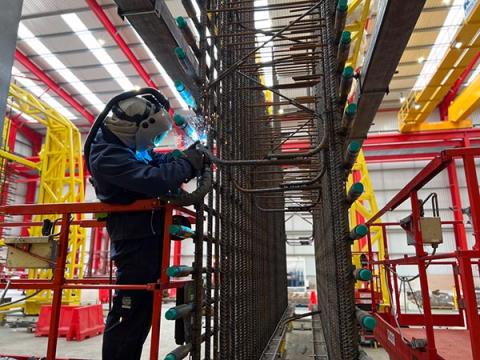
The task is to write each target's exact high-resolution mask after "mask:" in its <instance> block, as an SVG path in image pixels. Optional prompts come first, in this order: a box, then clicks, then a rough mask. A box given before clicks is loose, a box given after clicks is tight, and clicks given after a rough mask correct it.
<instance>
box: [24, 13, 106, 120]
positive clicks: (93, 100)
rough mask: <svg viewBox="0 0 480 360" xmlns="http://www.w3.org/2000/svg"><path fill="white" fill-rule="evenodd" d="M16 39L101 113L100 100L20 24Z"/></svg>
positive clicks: (101, 103) (101, 104)
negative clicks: (39, 57) (22, 42)
mask: <svg viewBox="0 0 480 360" xmlns="http://www.w3.org/2000/svg"><path fill="white" fill-rule="evenodd" d="M18 37H19V38H20V39H22V40H23V41H24V42H25V44H27V45H28V46H29V47H30V49H31V50H32V51H34V52H35V53H36V54H38V55H41V56H42V59H43V60H44V61H46V62H47V63H48V65H50V67H51V68H52V69H53V70H55V71H56V72H57V74H59V75H60V76H61V77H62V78H63V79H64V80H65V81H67V82H68V83H69V84H70V85H71V86H72V87H73V88H74V89H75V90H77V91H78V93H79V95H80V96H82V97H83V98H85V100H87V102H88V103H89V104H91V105H92V106H93V107H95V109H97V110H98V111H102V110H103V108H104V107H105V104H104V103H103V101H102V100H100V99H99V98H98V97H97V96H96V95H95V94H94V93H93V92H92V91H91V90H90V89H89V88H88V87H87V86H86V85H85V84H84V83H83V82H82V81H81V80H80V79H79V78H78V77H76V76H75V75H74V74H73V73H72V72H71V71H70V70H69V69H67V67H66V66H65V65H64V64H63V63H62V62H61V61H60V60H59V59H58V57H57V56H56V55H55V54H53V53H52V52H51V51H50V50H49V49H48V48H47V47H46V46H45V45H44V44H43V43H42V42H41V41H40V40H39V39H38V38H37V37H35V35H33V33H32V32H31V31H30V30H29V29H28V28H27V27H26V26H25V25H24V24H23V23H22V22H21V23H20V24H19V26H18Z"/></svg>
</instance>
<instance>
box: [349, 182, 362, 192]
mask: <svg viewBox="0 0 480 360" xmlns="http://www.w3.org/2000/svg"><path fill="white" fill-rule="evenodd" d="M364 190H365V188H364V187H363V184H362V183H361V182H356V183H355V184H353V185H352V187H351V188H350V191H353V192H354V193H355V194H362V193H363V191H364Z"/></svg>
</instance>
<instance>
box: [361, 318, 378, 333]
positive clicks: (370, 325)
mask: <svg viewBox="0 0 480 360" xmlns="http://www.w3.org/2000/svg"><path fill="white" fill-rule="evenodd" d="M362 325H363V327H364V328H365V329H367V330H373V329H375V326H377V320H375V318H374V317H373V316H370V315H367V316H365V317H364V318H363V319H362Z"/></svg>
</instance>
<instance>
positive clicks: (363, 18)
mask: <svg viewBox="0 0 480 360" xmlns="http://www.w3.org/2000/svg"><path fill="white" fill-rule="evenodd" d="M357 9H358V11H360V16H359V17H358V19H356V20H354V21H351V22H350V23H348V24H347V25H346V26H345V31H350V32H351V33H352V35H351V39H352V43H353V48H352V50H351V53H352V55H351V56H350V58H349V59H348V61H347V65H350V66H353V67H354V68H355V66H357V65H358V64H359V63H360V61H359V60H360V59H359V58H360V54H361V50H362V45H363V44H364V41H363V35H364V34H365V26H366V25H367V21H368V18H369V16H370V0H353V1H350V2H349V4H348V17H350V19H351V18H352V17H353V14H354V13H356V12H357ZM348 20H349V18H347V21H348Z"/></svg>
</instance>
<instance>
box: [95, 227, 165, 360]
mask: <svg viewBox="0 0 480 360" xmlns="http://www.w3.org/2000/svg"><path fill="white" fill-rule="evenodd" d="M161 253H162V237H161V236H156V237H148V238H144V239H132V240H121V241H112V259H113V260H114V261H115V265H116V266H117V284H147V283H154V282H157V280H158V278H159V277H160V269H161ZM152 305H153V294H152V292H150V291H133V290H120V291H116V292H115V295H114V297H113V306H112V310H111V311H110V312H109V314H108V316H107V321H106V324H105V333H104V335H103V348H102V359H103V360H137V359H138V360H139V359H140V356H141V354H142V348H143V343H144V342H145V339H146V338H147V335H148V332H149V331H150V326H151V322H152Z"/></svg>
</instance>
